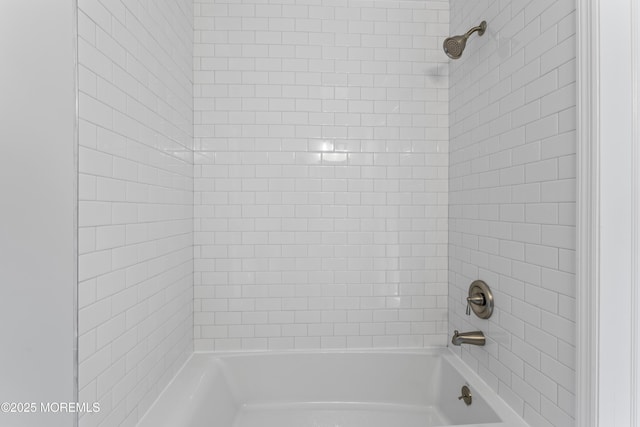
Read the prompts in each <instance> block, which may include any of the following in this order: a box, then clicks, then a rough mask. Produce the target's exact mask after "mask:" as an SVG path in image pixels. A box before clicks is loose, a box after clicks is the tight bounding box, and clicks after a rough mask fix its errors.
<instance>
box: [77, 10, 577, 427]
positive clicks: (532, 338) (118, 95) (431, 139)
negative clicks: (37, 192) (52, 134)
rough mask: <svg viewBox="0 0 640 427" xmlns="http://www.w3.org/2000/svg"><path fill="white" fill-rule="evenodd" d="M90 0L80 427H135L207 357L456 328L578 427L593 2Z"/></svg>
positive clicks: (348, 344)
mask: <svg viewBox="0 0 640 427" xmlns="http://www.w3.org/2000/svg"><path fill="white" fill-rule="evenodd" d="M78 6H79V10H78V33H79V37H78V51H79V52H78V55H79V89H80V95H79V111H80V149H79V151H80V153H79V154H80V166H79V168H80V196H79V197H80V201H79V204H80V217H79V222H80V224H79V225H80V227H79V251H80V257H79V264H80V268H79V276H80V277H79V280H80V284H79V305H80V313H79V334H80V337H79V340H80V341H79V342H80V351H79V361H80V379H79V382H80V400H81V401H94V400H97V401H99V402H101V405H102V408H103V411H101V412H100V414H98V415H93V416H88V415H85V416H83V417H82V418H81V420H80V425H81V426H83V427H84V426H90V425H99V426H113V425H121V424H122V425H134V424H135V423H136V421H137V420H138V419H139V418H140V417H141V416H142V415H143V414H144V412H145V411H146V409H147V408H148V407H149V406H150V405H151V403H152V402H153V401H154V400H155V398H156V397H157V396H158V394H159V393H160V391H161V390H162V389H163V388H164V386H165V385H166V384H167V383H168V381H169V380H170V378H171V377H172V376H173V375H174V374H175V372H176V371H177V369H178V368H179V367H180V366H181V365H182V364H183V362H184V361H185V360H186V358H187V357H188V355H189V354H190V353H191V352H192V351H193V350H194V349H195V350H252V349H300V348H353V347H422V346H429V345H438V346H444V345H445V344H446V342H447V337H448V335H449V332H450V331H452V330H453V328H454V327H455V328H458V329H460V330H471V329H470V328H474V329H483V330H485V332H486V335H487V336H488V338H489V339H488V345H487V346H486V348H483V349H475V348H474V349H473V350H465V349H462V350H459V355H460V356H461V357H462V359H463V360H465V362H467V363H468V364H469V366H471V367H472V368H473V369H474V370H476V371H477V372H478V373H479V374H480V375H481V376H482V377H483V378H484V379H485V381H486V382H487V383H488V384H489V385H490V386H491V387H492V388H494V389H495V390H496V391H497V392H498V393H499V394H500V395H501V396H502V398H503V399H505V400H506V401H507V402H508V403H509V404H510V405H511V407H513V408H514V409H515V410H516V411H517V412H518V413H519V414H520V415H522V416H523V417H524V418H525V419H527V421H529V422H530V423H531V425H534V426H538V425H540V426H547V425H556V426H568V425H572V423H573V421H572V418H573V406H572V405H573V393H574V388H573V385H572V384H573V375H574V373H573V372H574V364H573V356H574V341H573V340H574V331H573V328H574V321H575V319H574V316H575V315H574V314H573V306H574V302H573V301H574V300H573V298H574V279H573V250H574V247H573V243H572V236H573V233H574V231H573V226H574V222H573V221H574V219H573V218H574V216H575V215H574V200H575V188H574V185H575V179H574V178H575V171H574V166H573V165H574V163H575V160H574V152H575V122H574V115H575V113H574V106H575V87H574V82H575V63H574V57H575V54H574V52H575V46H574V44H575V38H574V32H575V25H574V22H575V18H574V12H573V11H574V6H573V2H572V1H569V0H560V1H538V0H536V1H533V0H530V1H526V2H506V1H497V0H496V1H488V0H484V1H478V2H474V4H473V6H471V7H470V6H469V5H468V3H465V2H464V1H462V0H452V1H451V2H447V1H404V0H402V1H400V0H392V1H383V0H380V1H379V0H375V1H358V0H352V1H349V2H347V3H343V2H326V1H319V0H318V1H315V0H309V1H305V2H285V1H283V2H275V1H272V2H268V3H265V2H258V1H256V2H250V1H246V2H242V3H240V4H236V3H234V2H223V1H221V0H215V1H206V2H195V3H194V2H191V1H189V0H181V1H177V2H167V3H164V2H144V1H133V2H126V3H124V2H117V1H109V2H107V1H104V2H100V1H98V0H80V1H79V5H78ZM450 11H453V13H452V14H451V16H450ZM450 19H451V22H449V20H450ZM482 19H486V20H487V22H488V24H489V29H488V30H487V33H486V34H485V35H484V36H483V37H482V38H474V39H472V40H470V41H469V44H468V46H467V49H466V51H465V53H464V56H463V57H462V58H461V59H460V60H459V61H458V62H456V63H451V65H449V64H450V62H449V59H448V58H447V57H446V56H445V55H444V54H443V52H442V50H441V43H442V40H443V39H444V38H445V37H447V36H448V35H450V34H459V33H460V32H464V31H465V30H466V29H468V28H469V27H470V26H473V25H476V24H477V23H478V22H479V21H480V20H482ZM567 52H569V53H567ZM450 120H451V128H450V123H449V122H450ZM449 138H451V146H450V145H449ZM476 278H482V279H484V280H485V281H487V282H489V283H491V286H492V289H494V290H495V291H496V315H495V316H494V318H492V319H491V320H490V321H489V322H485V323H479V322H480V321H477V320H475V319H470V318H467V317H466V316H464V315H463V313H464V305H463V301H464V299H463V294H462V289H464V288H465V287H466V286H468V284H469V283H470V282H471V281H472V280H474V279H476Z"/></svg>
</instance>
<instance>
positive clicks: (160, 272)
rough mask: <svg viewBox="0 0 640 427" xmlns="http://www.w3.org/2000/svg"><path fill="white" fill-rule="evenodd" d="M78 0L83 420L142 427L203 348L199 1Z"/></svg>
mask: <svg viewBox="0 0 640 427" xmlns="http://www.w3.org/2000/svg"><path fill="white" fill-rule="evenodd" d="M78 7H79V10H78V58H79V65H78V69H79V89H80V94H79V100H80V102H79V115H80V123H79V126H80V129H79V141H80V147H79V170H80V176H79V187H80V188H79V253H80V256H79V281H80V283H79V295H78V298H79V308H80V312H79V331H78V332H79V387H80V401H82V402H99V403H100V412H99V413H92V414H85V415H84V416H82V417H81V418H80V425H81V426H82V427H88V426H104V427H112V426H116V425H118V426H120V425H122V426H133V425H135V424H136V423H137V421H138V419H139V418H140V417H141V416H142V415H143V414H144V412H145V411H146V410H147V408H148V407H149V406H150V405H151V403H152V402H153V401H154V400H155V399H156V397H157V396H158V395H159V393H160V391H161V390H162V389H163V388H164V387H165V386H166V384H167V383H168V382H169V380H170V379H171V378H172V377H173V376H174V374H175V373H176V372H177V370H178V368H179V367H180V366H181V365H182V364H183V363H184V361H185V360H186V359H187V357H188V356H189V355H190V354H191V352H192V351H193V337H192V328H193V326H192V324H193V249H192V246H193V151H192V150H193V98H192V97H193V95H192V93H193V89H192V88H193V83H192V57H193V24H192V23H193V5H192V2H191V1H190V0H180V1H170V2H155V1H150V2H149V1H137V0H135V1H127V2H123V1H119V0H109V1H98V0H79V1H78Z"/></svg>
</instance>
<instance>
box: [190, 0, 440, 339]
mask: <svg viewBox="0 0 640 427" xmlns="http://www.w3.org/2000/svg"><path fill="white" fill-rule="evenodd" d="M194 9H195V23H194V25H195V35H194V37H195V48H194V49H195V50H194V55H195V58H194V67H195V71H194V80H195V85H194V96H195V100H194V123H195V125H194V132H195V140H194V143H195V150H196V154H195V158H194V162H195V170H194V175H195V183H194V187H195V196H194V197H195V224H194V226H195V235H194V239H195V253H194V255H195V277H194V278H195V288H194V297H195V299H194V310H195V313H194V336H195V348H196V350H237V349H282V348H286V349H290V348H331V347H340V348H346V347H398V346H401V347H422V346H425V345H444V344H445V343H446V339H447V327H446V325H447V280H448V279H447V203H448V201H447V191H448V188H447V179H448V170H447V163H448V126H449V123H448V76H447V73H448V66H447V60H446V57H445V56H444V55H443V53H442V50H441V47H440V45H441V42H442V39H443V37H444V36H445V35H446V34H447V31H448V28H449V25H448V24H449V2H448V1H422V0H420V1H384V0H380V1H378V0H375V1H373V0H364V1H360V0H349V1H338V0H300V1H295V2H293V1H289V0H269V1H265V0H246V1H242V2H241V3H239V2H236V1H229V0H227V1H224V0H212V1H205V2H196V3H195V6H194Z"/></svg>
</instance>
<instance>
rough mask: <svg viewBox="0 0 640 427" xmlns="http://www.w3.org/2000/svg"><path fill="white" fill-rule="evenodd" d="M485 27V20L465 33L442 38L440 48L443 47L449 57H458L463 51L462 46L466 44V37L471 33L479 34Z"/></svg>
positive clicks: (482, 32) (481, 33)
mask: <svg viewBox="0 0 640 427" xmlns="http://www.w3.org/2000/svg"><path fill="white" fill-rule="evenodd" d="M486 29H487V21H482V22H481V23H480V25H478V26H477V27H473V28H472V29H470V30H469V31H467V32H466V33H465V34H463V35H461V36H452V37H448V38H446V39H445V40H444V43H443V44H442V48H443V49H444V53H446V54H447V56H448V57H449V58H451V59H458V58H460V57H461V56H462V52H464V48H465V46H466V45H467V39H469V37H470V36H471V34H473V33H475V32H476V31H477V32H478V35H479V36H481V35H483V34H484V32H485V31H486Z"/></svg>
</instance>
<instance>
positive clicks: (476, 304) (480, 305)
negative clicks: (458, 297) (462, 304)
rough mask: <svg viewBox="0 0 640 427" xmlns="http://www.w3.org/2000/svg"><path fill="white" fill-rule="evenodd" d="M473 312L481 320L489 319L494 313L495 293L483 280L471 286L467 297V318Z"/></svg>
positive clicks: (475, 281)
mask: <svg viewBox="0 0 640 427" xmlns="http://www.w3.org/2000/svg"><path fill="white" fill-rule="evenodd" d="M471 311H473V313H474V314H475V315H476V316H478V317H479V318H481V319H488V318H489V317H491V314H492V313H493V293H492V292H491V289H489V285H487V284H486V283H485V282H484V281H482V280H474V281H473V283H471V285H470V286H469V296H468V297H467V316H470V315H471Z"/></svg>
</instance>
